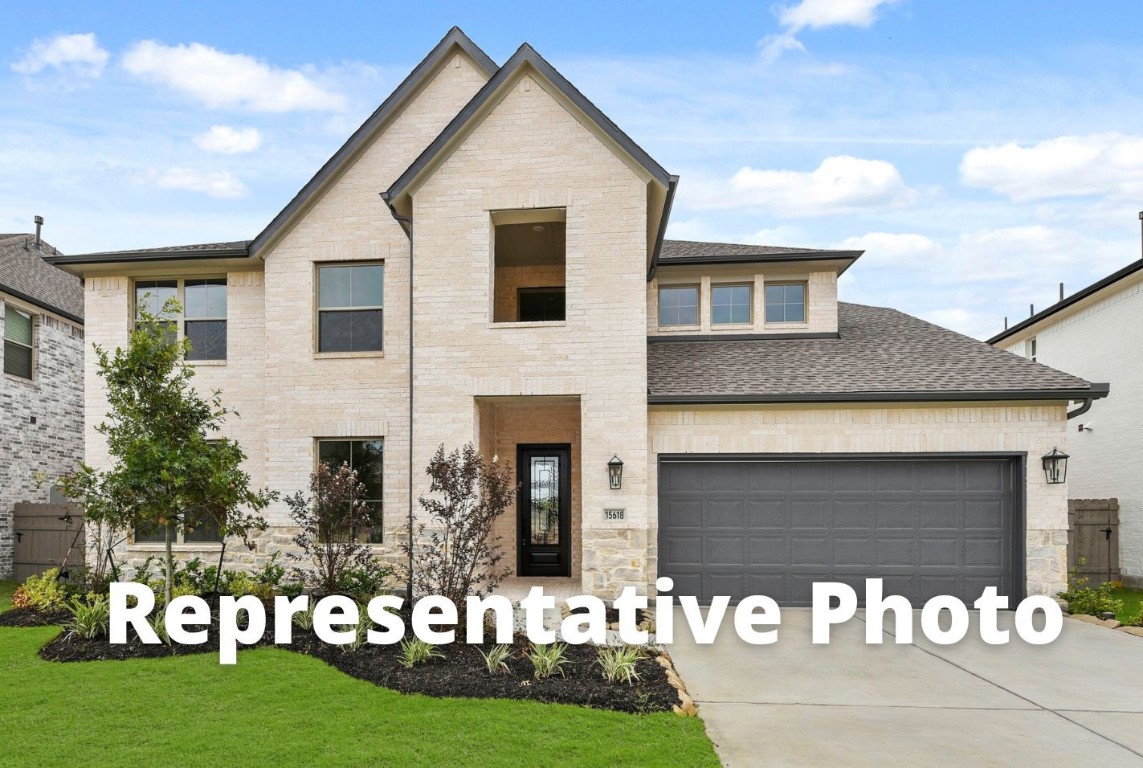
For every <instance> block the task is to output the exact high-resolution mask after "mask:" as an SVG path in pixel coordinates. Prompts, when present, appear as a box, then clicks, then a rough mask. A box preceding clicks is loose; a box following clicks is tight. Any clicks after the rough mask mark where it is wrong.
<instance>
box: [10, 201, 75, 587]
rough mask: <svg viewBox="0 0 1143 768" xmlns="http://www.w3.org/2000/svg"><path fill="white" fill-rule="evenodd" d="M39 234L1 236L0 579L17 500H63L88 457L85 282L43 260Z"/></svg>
mask: <svg viewBox="0 0 1143 768" xmlns="http://www.w3.org/2000/svg"><path fill="white" fill-rule="evenodd" d="M39 223H40V221H39V219H38V217H37V234H34V235H24V234H17V235H0V335H2V336H3V337H4V348H3V353H2V355H3V367H4V374H3V376H2V377H0V579H3V578H11V576H12V572H13V557H14V553H15V548H16V536H15V532H14V531H13V526H12V522H13V506H14V505H15V504H17V503H19V502H25V501H28V502H48V501H58V500H60V499H58V498H57V496H56V494H55V492H54V490H53V489H54V487H55V482H56V481H57V480H58V479H59V478H60V476H62V475H64V474H66V473H68V472H71V471H72V470H74V469H75V468H76V464H77V463H78V462H79V461H80V460H81V459H82V458H83V440H84V438H83V285H82V283H81V282H80V281H79V280H78V279H77V278H76V277H75V276H74V275H70V274H68V273H67V272H64V271H63V270H61V269H58V268H57V267H53V266H51V265H50V264H48V263H47V262H45V261H44V257H46V256H57V255H59V252H58V251H56V250H55V249H54V248H52V247H51V246H50V245H48V244H47V243H45V242H43V241H42V240H41V239H40V236H39V233H38V230H39Z"/></svg>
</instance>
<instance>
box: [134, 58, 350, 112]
mask: <svg viewBox="0 0 1143 768" xmlns="http://www.w3.org/2000/svg"><path fill="white" fill-rule="evenodd" d="M123 67H124V68H125V69H126V70H127V71H128V72H130V73H131V74H133V75H136V76H138V77H142V78H145V79H147V80H150V81H153V82H156V83H159V84H161V85H165V86H167V87H169V88H171V89H173V90H176V91H181V92H183V93H186V94H189V95H191V96H194V97H195V98H197V99H199V100H200V101H201V102H202V103H203V104H205V105H206V106H207V107H211V108H215V109H218V108H224V107H231V108H233V107H242V108H245V109H249V110H252V111H255V112H290V111H293V110H340V109H343V108H344V107H345V106H346V99H345V97H344V96H343V95H342V94H340V93H337V92H334V91H331V90H327V89H326V88H324V87H322V86H321V85H319V84H318V83H317V82H315V81H314V80H313V79H312V78H311V77H310V76H308V75H306V74H304V73H302V72H300V71H297V70H292V69H278V68H277V67H272V66H270V65H269V64H266V63H265V62H262V61H259V60H257V59H255V58H253V57H252V56H246V55H244V54H239V53H224V52H223V51H219V50H217V49H215V48H211V47H209V46H206V45H203V44H201V43H191V44H189V45H163V44H162V43H157V42H155V41H153V40H146V41H143V42H141V43H136V44H135V45H134V46H132V47H131V49H130V50H128V51H127V53H126V54H124V56H123Z"/></svg>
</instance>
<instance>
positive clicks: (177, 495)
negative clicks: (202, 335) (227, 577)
mask: <svg viewBox="0 0 1143 768" xmlns="http://www.w3.org/2000/svg"><path fill="white" fill-rule="evenodd" d="M179 312H181V307H180V306H179V303H178V302H177V301H175V300H173V299H171V300H169V301H168V302H167V303H166V304H165V305H163V308H162V310H161V311H160V312H159V313H158V314H152V313H151V312H150V310H149V309H148V308H147V306H146V303H145V302H141V303H140V305H139V307H138V314H137V317H136V322H135V328H134V330H133V331H132V332H131V336H130V340H129V342H128V345H127V348H126V349H123V348H118V349H116V350H115V352H114V354H109V353H108V352H107V350H105V349H103V348H102V347H100V346H99V345H98V344H96V345H95V358H96V371H97V373H98V375H99V377H100V378H101V379H103V382H104V384H105V386H106V393H107V402H108V406H109V408H108V413H107V418H106V420H104V421H102V422H100V423H99V424H97V425H96V427H95V430H96V432H98V433H99V434H100V435H102V436H103V438H104V439H105V440H106V442H107V450H108V453H109V455H110V458H111V466H110V468H108V469H105V470H104V469H99V470H97V469H95V468H93V467H91V466H89V465H87V464H83V463H81V464H80V466H79V469H78V470H77V471H75V472H73V473H71V474H70V475H68V476H66V477H65V478H63V480H62V481H61V483H60V486H61V488H62V490H63V492H64V494H65V495H66V496H67V497H68V498H71V499H74V500H75V501H77V502H79V503H80V504H82V505H83V506H84V508H85V511H84V516H85V519H86V521H87V523H88V524H89V525H90V524H92V523H95V524H104V525H108V526H110V527H111V528H114V529H118V530H133V529H135V528H151V529H154V530H161V531H162V532H163V536H164V543H165V545H166V558H165V571H166V578H165V580H164V589H165V597H166V602H170V600H171V598H172V592H173V590H174V574H173V571H174V556H173V554H172V545H173V543H174V539H175V536H176V532H177V530H178V529H179V528H183V529H193V528H194V527H196V526H198V525H202V524H205V523H207V522H210V523H212V524H213V525H214V526H216V527H217V528H218V530H219V532H220V533H221V534H222V536H223V537H224V538H225V537H227V536H237V537H240V538H241V539H242V540H243V542H244V543H245V544H246V546H247V547H249V548H250V549H253V548H254V543H253V541H252V536H253V533H254V532H255V531H262V530H265V529H266V521H265V520H264V519H262V517H260V516H259V515H258V512H260V511H261V510H263V509H265V508H266V507H267V506H268V505H269V504H270V502H271V501H272V500H273V498H274V494H273V493H271V492H270V491H266V490H257V491H255V490H252V489H251V488H250V476H249V475H248V474H247V473H246V472H244V471H243V470H242V463H243V462H244V461H245V459H246V454H245V453H243V451H242V449H241V448H240V447H239V445H238V443H237V442H235V441H234V440H231V439H228V438H225V437H222V436H221V435H219V430H220V429H221V427H222V423H223V421H224V420H225V419H226V418H227V417H228V416H231V415H237V414H236V413H235V412H234V411H233V410H231V409H229V408H227V407H225V406H223V405H222V399H221V394H220V393H219V391H217V390H215V391H214V392H212V393H211V394H210V395H209V396H208V397H206V398H204V397H203V396H202V395H200V394H199V393H198V392H197V391H196V390H195V388H194V387H193V386H192V384H191V379H193V378H194V367H193V366H190V365H187V364H186V354H187V352H188V351H189V350H190V342H189V340H187V339H185V338H184V339H181V340H174V339H172V337H171V319H170V318H172V317H175V316H177V315H178V313H179Z"/></svg>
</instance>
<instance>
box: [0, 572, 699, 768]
mask: <svg viewBox="0 0 1143 768" xmlns="http://www.w3.org/2000/svg"><path fill="white" fill-rule="evenodd" d="M13 588H14V585H11V584H9V583H2V584H0V609H2V608H3V607H7V600H8V597H9V596H10V594H11V591H12V589H13ZM57 632H59V629H58V628H56V627H36V628H30V629H15V628H8V627H0V680H2V681H3V686H2V688H3V691H4V698H5V701H4V706H3V707H0V733H2V734H4V738H3V740H2V745H0V765H44V766H52V765H61V766H62V765H84V766H96V765H109V766H112V765H113V766H121V765H182V766H198V765H202V766H213V765H235V766H248V765H249V766H259V765H307V766H309V765H330V766H358V765H361V766H364V765H370V766H374V765H378V766H387V765H394V766H396V765H400V766H405V765H423V766H441V765H480V766H499V765H503V766H517V765H525V764H530V763H534V762H536V761H537V760H538V761H540V762H542V763H543V764H545V765H569V766H654V765H672V766H717V765H718V764H719V763H718V758H717V757H716V756H715V753H714V749H713V747H712V746H711V743H710V740H709V739H707V737H706V734H705V732H704V731H703V725H702V722H701V721H700V720H698V719H696V718H684V717H678V716H676V715H673V714H655V715H627V714H622V713H618V712H608V711H600V710H591V709H585V708H582V707H571V706H563V705H550V704H536V703H532V702H519V701H507V700H482V699H435V698H429V697H426V696H405V695H402V694H398V693H394V692H392V691H389V690H386V689H384V688H378V687H376V686H374V685H371V684H369V683H365V682H362V681H360V680H355V679H353V678H351V677H348V676H347V675H344V674H342V673H341V672H338V671H337V670H336V669H333V668H332V667H329V666H327V665H326V664H324V663H322V662H321V661H318V660H317V659H314V658H311V657H308V656H302V655H300V654H296V653H292V652H290V651H286V650H282V649H280V648H258V649H254V650H250V651H243V652H241V653H239V654H238V663H237V665H235V666H232V667H223V666H220V665H219V664H218V659H217V657H216V656H214V655H212V654H203V655H197V656H180V657H172V658H165V659H145V660H134V661H126V662H121V661H97V662H84V663H71V664H61V663H52V662H46V661H42V660H41V659H40V658H39V657H38V656H37V655H36V652H37V651H38V650H39V648H40V647H41V646H42V645H43V644H44V643H46V642H47V641H48V640H50V639H52V638H53V637H54V636H55V635H56V633H57Z"/></svg>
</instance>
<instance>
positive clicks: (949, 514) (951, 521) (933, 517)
mask: <svg viewBox="0 0 1143 768" xmlns="http://www.w3.org/2000/svg"><path fill="white" fill-rule="evenodd" d="M961 503H962V502H961V501H959V500H957V499H921V500H920V501H919V502H917V504H916V506H915V509H916V510H917V522H918V523H919V524H920V527H921V528H922V529H924V530H926V531H933V530H941V529H947V530H950V531H955V530H957V529H958V528H959V527H960V524H961V515H960V508H961Z"/></svg>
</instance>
